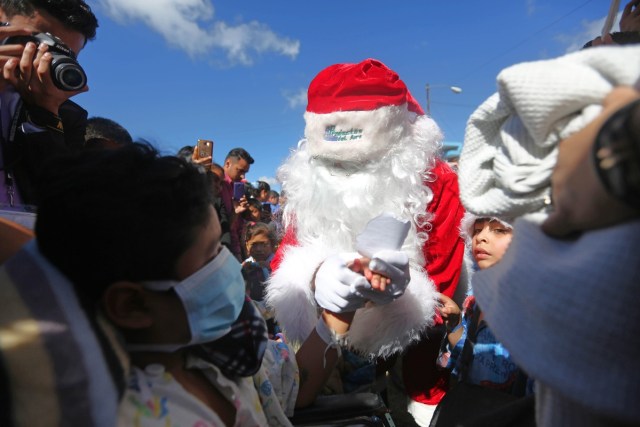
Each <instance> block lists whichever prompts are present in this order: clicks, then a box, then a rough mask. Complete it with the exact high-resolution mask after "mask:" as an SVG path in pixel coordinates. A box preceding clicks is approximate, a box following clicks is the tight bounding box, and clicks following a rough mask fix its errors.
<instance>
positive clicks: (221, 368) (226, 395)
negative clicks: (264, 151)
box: [28, 143, 370, 426]
mask: <svg viewBox="0 0 640 427" xmlns="http://www.w3.org/2000/svg"><path fill="white" fill-rule="evenodd" d="M44 174H45V176H46V177H47V179H46V180H44V182H43V190H42V202H41V205H40V210H39V214H38V221H37V224H36V235H37V244H34V245H32V246H31V247H30V248H29V249H28V253H29V254H30V255H29V256H31V257H32V258H33V259H36V260H37V263H40V264H42V265H47V266H50V267H49V268H53V269H55V270H56V271H59V272H61V273H62V275H58V276H57V280H59V281H64V282H68V283H69V284H70V286H72V287H73V289H74V291H75V293H76V296H77V299H78V301H79V303H80V305H81V306H82V307H83V309H84V311H85V312H86V313H88V314H89V315H90V316H89V317H90V319H89V320H90V323H91V324H92V326H93V329H94V332H95V333H96V334H97V335H98V336H99V338H100V341H101V342H102V343H103V344H104V343H105V342H109V339H111V344H112V345H116V347H117V346H118V343H120V344H122V345H123V348H124V349H125V350H126V351H127V352H128V353H129V357H130V361H131V364H132V366H131V367H130V375H129V378H128V379H127V383H128V387H127V390H126V394H125V396H124V398H123V399H122V400H121V405H120V410H119V415H118V418H119V425H122V426H127V425H140V426H156V425H157V426H165V425H200V424H198V423H201V425H290V423H289V420H288V418H287V417H288V416H291V415H292V414H293V410H294V408H296V407H302V406H306V405H308V404H310V403H312V402H313V400H314V399H315V397H316V395H317V393H318V391H319V390H320V388H321V387H322V386H323V384H324V383H325V381H326V379H327V378H328V376H329V374H330V373H331V371H332V369H333V368H334V366H335V364H336V363H337V360H338V357H339V354H338V352H339V347H338V345H337V341H338V340H339V338H340V336H341V335H342V334H345V333H346V332H347V330H348V328H349V325H350V323H351V320H352V318H353V314H354V311H355V309H356V308H358V307H361V306H363V305H364V304H365V302H366V301H365V300H364V299H362V297H359V296H357V295H353V294H351V293H350V292H349V291H348V289H347V290H346V291H345V292H344V293H340V295H339V299H340V300H341V301H347V302H348V306H349V307H350V310H351V311H348V310H343V311H345V312H344V313H340V314H337V313H333V312H330V311H328V310H323V312H322V315H321V319H320V321H319V322H318V325H317V327H316V329H315V330H314V331H313V332H312V333H311V335H310V336H309V337H308V339H307V340H306V341H305V342H304V343H303V344H302V346H301V348H300V349H299V351H298V352H297V353H296V354H293V352H292V351H291V350H290V349H289V348H288V347H287V345H286V344H285V343H284V342H282V341H277V342H276V341H270V340H268V339H267V335H266V327H265V324H264V320H263V319H262V318H261V316H260V315H259V313H258V312H257V311H256V310H255V308H254V307H253V305H252V304H251V303H250V302H249V300H248V299H247V298H246V296H245V292H244V289H245V288H244V282H243V279H242V275H241V267H240V264H239V263H238V261H237V260H236V259H235V257H233V256H232V255H231V254H230V253H229V251H228V250H227V249H226V248H225V247H223V246H222V245H221V243H220V235H221V230H220V224H219V221H218V218H217V215H216V212H215V210H214V208H213V205H212V195H211V194H210V189H211V184H210V182H209V181H208V178H207V175H206V174H204V173H203V172H202V171H200V170H199V169H198V168H197V167H195V166H193V165H191V164H189V163H188V162H186V161H184V160H182V159H179V158H177V157H159V156H158V153H157V152H156V151H155V150H154V149H153V148H151V147H149V146H147V145H143V144H137V143H135V144H131V145H130V146H127V147H124V148H121V149H119V150H114V151H109V152H102V151H96V152H91V151H88V152H83V153H78V154H75V155H73V156H69V157H66V158H63V159H59V161H58V162H56V163H55V164H52V166H51V168H50V169H49V170H47V171H45V172H44ZM88 230H91V232H88ZM351 270H353V271H352V273H353V274H354V275H360V274H364V268H363V267H362V265H361V264H360V263H354V265H353V266H352V267H351ZM369 277H370V275H369ZM325 292H326V291H325ZM323 297H324V299H323V300H324V301H329V300H331V298H332V296H331V295H326V294H325V295H324V296H323ZM104 318H106V319H107V320H108V322H105V321H104ZM115 336H121V337H122V340H114V337H115ZM111 349H112V348H111ZM120 350H122V349H120ZM115 354H116V355H118V354H120V355H121V354H122V351H118V348H116V351H115ZM107 359H108V360H107V363H117V359H118V358H117V357H116V358H114V357H112V358H107ZM119 360H123V358H122V357H120V358H119ZM115 380H116V382H117V381H118V380H120V378H116V379H115ZM78 422H79V423H80V424H81V421H78Z"/></svg>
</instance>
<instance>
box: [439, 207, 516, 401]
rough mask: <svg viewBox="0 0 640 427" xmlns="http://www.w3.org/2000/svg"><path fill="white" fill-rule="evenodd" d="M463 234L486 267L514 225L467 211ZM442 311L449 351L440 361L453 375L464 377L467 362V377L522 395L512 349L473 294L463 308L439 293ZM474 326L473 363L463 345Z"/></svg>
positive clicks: (502, 248)
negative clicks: (502, 340)
mask: <svg viewBox="0 0 640 427" xmlns="http://www.w3.org/2000/svg"><path fill="white" fill-rule="evenodd" d="M462 224H463V230H462V232H463V235H464V234H466V235H467V236H466V237H467V239H466V240H467V244H468V245H469V244H470V246H471V253H472V256H473V259H474V261H475V263H476V264H477V266H478V268H479V269H481V270H484V269H486V268H489V267H491V266H493V265H494V264H496V263H497V262H499V261H500V259H501V258H502V256H503V255H504V253H505V252H506V250H507V248H508V247H509V243H510V242H511V237H512V233H513V230H512V228H511V225H510V224H508V223H506V222H504V221H501V220H500V219H497V218H477V217H475V216H473V215H470V214H467V215H466V217H465V219H463V223H462ZM440 302H441V304H442V307H441V308H440V313H441V315H442V318H443V320H444V323H445V326H446V328H447V331H448V333H447V336H446V340H447V342H446V344H447V345H446V347H447V350H448V351H446V352H443V354H442V355H441V362H443V364H444V362H445V361H446V362H447V368H449V369H452V374H453V376H454V377H456V378H458V380H460V379H461V375H462V372H461V368H462V366H463V364H468V365H467V366H466V369H467V372H466V375H465V378H464V381H466V382H469V383H471V384H477V385H481V386H484V387H488V388H493V389H499V390H502V391H505V392H508V393H511V394H515V395H522V394H524V392H525V390H524V387H523V384H525V381H518V380H522V379H523V378H524V377H523V375H521V371H520V369H519V368H518V367H517V366H516V364H515V363H513V361H512V360H511V357H510V355H509V352H508V351H507V350H506V349H505V348H504V347H503V346H502V344H500V343H499V342H498V340H497V339H496V337H495V336H494V335H493V333H492V332H491V330H490V329H489V328H488V326H487V324H486V322H484V320H483V316H482V313H481V311H480V308H479V307H478V306H477V304H476V302H475V298H474V297H473V295H469V296H468V297H467V298H466V300H465V301H464V303H463V308H464V310H463V311H462V316H461V310H460V307H458V305H457V304H456V303H455V302H454V301H453V300H452V299H451V298H448V297H446V296H444V295H440ZM470 330H471V331H473V330H475V334H474V335H473V338H472V339H473V341H474V344H475V345H473V346H472V348H473V350H472V351H473V353H472V356H471V360H470V363H469V362H467V361H466V360H464V361H463V360H462V354H463V348H464V346H465V342H466V340H467V337H468V332H469V331H470Z"/></svg>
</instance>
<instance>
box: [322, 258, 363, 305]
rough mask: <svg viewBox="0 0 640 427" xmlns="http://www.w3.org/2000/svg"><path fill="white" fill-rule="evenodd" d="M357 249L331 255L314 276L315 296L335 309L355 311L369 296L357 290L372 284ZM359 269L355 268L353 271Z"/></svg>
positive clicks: (323, 303)
mask: <svg viewBox="0 0 640 427" xmlns="http://www.w3.org/2000/svg"><path fill="white" fill-rule="evenodd" d="M359 256H360V255H358V254H357V253H355V252H354V253H342V254H336V255H331V256H330V257H328V258H327V259H326V260H325V261H324V262H323V263H322V264H321V265H320V268H318V271H317V273H316V276H315V281H314V283H315V298H316V302H317V303H318V305H319V306H320V307H322V308H324V309H327V310H329V311H331V312H334V313H345V312H351V311H356V310H357V309H358V308H360V307H363V306H364V305H365V303H366V302H367V300H366V299H365V298H364V297H362V296H361V295H360V294H358V293H357V292H356V289H357V288H364V287H368V286H369V282H368V281H367V279H366V278H365V277H364V276H363V275H362V274H361V273H360V272H361V271H362V264H361V262H360V261H358V262H356V259H358V257H359ZM354 270H356V271H354Z"/></svg>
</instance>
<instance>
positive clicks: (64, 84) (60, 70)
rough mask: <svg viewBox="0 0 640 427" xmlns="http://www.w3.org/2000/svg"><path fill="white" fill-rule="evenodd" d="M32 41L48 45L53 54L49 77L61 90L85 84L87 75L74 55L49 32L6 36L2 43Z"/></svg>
mask: <svg viewBox="0 0 640 427" xmlns="http://www.w3.org/2000/svg"><path fill="white" fill-rule="evenodd" d="M28 42H34V43H35V44H36V46H40V44H41V43H44V44H46V45H48V46H49V49H48V52H49V53H51V56H53V60H52V61H51V79H52V80H53V83H54V84H55V85H56V86H57V87H58V88H60V89H62V90H68V91H73V90H79V89H82V88H83V87H84V86H85V85H86V84H87V75H86V74H85V72H84V70H83V69H82V67H81V66H80V64H78V61H76V55H75V54H74V53H73V51H72V50H71V49H69V47H68V46H67V45H66V44H64V42H63V41H62V40H60V39H59V38H58V37H56V36H54V35H53V34H51V33H35V34H33V35H31V36H12V37H7V38H6V39H5V40H4V42H2V44H22V45H24V44H27V43H28Z"/></svg>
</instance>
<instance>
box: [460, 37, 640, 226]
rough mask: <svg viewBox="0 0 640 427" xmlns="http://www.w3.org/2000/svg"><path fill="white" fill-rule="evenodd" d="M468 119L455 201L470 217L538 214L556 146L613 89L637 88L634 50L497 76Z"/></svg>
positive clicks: (611, 50)
mask: <svg viewBox="0 0 640 427" xmlns="http://www.w3.org/2000/svg"><path fill="white" fill-rule="evenodd" d="M497 83H498V92H497V93H495V94H494V95H492V96H491V97H490V98H489V99H487V100H486V101H485V102H484V103H483V104H482V105H480V107H479V108H478V109H477V110H476V111H475V112H474V113H473V114H472V115H471V117H470V118H469V122H468V123H467V128H466V131H465V140H464V146H463V149H462V153H461V155H460V163H459V182H460V196H461V198H462V203H463V204H464V206H465V208H466V209H467V210H469V211H471V212H473V213H474V214H476V215H483V216H485V215H486V216H498V217H510V218H514V217H519V216H522V215H524V214H527V213H546V203H548V201H549V199H550V190H551V188H550V178H551V172H552V170H553V166H554V165H555V163H556V157H557V145H558V142H559V141H561V140H562V139H564V138H566V137H567V136H569V135H571V134H572V133H574V132H576V131H578V130H580V129H582V128H583V127H584V126H585V125H586V124H587V123H589V122H590V121H591V120H593V118H594V117H595V116H596V115H598V113H599V112H600V111H601V105H600V104H601V102H602V100H603V99H604V97H605V96H606V95H607V94H608V93H609V92H610V91H611V89H613V88H614V87H615V86H620V85H628V86H636V87H640V46H613V47H596V48H590V49H586V50H582V51H580V52H576V53H572V54H568V55H565V56H562V57H559V58H555V59H550V60H542V61H535V62H525V63H521V64H517V65H514V66H511V67H509V68H506V69H504V70H503V71H502V72H500V74H499V75H498V78H497Z"/></svg>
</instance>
